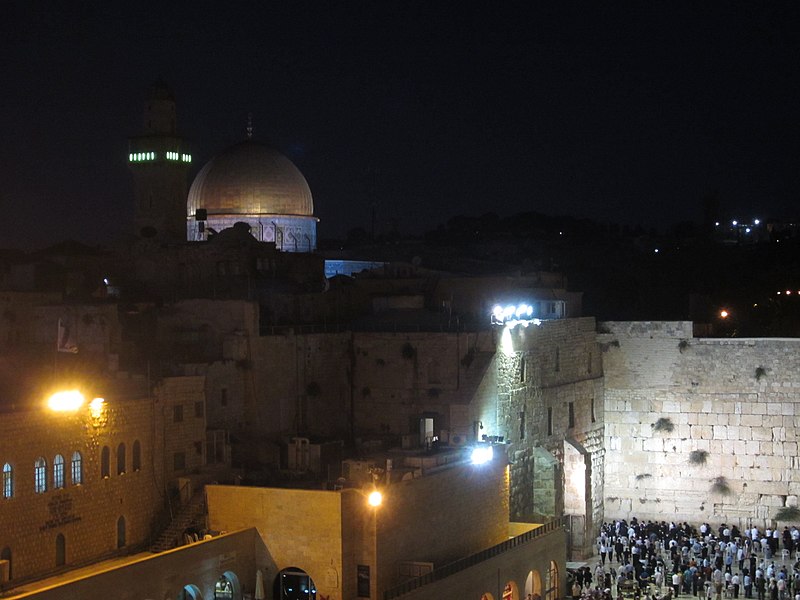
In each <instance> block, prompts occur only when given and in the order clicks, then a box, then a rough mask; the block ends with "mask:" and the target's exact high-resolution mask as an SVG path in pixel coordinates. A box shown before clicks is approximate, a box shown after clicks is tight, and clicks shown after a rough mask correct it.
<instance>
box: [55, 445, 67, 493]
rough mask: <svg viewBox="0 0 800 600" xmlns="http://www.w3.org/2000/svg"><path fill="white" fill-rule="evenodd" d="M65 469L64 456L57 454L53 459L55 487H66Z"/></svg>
mask: <svg viewBox="0 0 800 600" xmlns="http://www.w3.org/2000/svg"><path fill="white" fill-rule="evenodd" d="M64 479H65V470H64V457H63V456H61V455H60V454H56V456H55V458H54V459H53V487H54V488H55V489H57V490H59V489H61V488H63V487H64Z"/></svg>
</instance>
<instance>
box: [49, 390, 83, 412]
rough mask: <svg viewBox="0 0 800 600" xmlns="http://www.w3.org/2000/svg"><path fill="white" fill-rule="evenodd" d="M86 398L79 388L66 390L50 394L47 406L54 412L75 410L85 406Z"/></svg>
mask: <svg viewBox="0 0 800 600" xmlns="http://www.w3.org/2000/svg"><path fill="white" fill-rule="evenodd" d="M85 400H86V399H85V398H84V397H83V394H81V393H80V392H79V391H78V390H65V391H61V392H56V393H55V394H53V395H52V396H50V398H49V399H48V400H47V406H48V408H49V409H50V410H52V411H53V412H75V411H76V410H78V409H79V408H80V407H81V406H83V403H84V402H85Z"/></svg>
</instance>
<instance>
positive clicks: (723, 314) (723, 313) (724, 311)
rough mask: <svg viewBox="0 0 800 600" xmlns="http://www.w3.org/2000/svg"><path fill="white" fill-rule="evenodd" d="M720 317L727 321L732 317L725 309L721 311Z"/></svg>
mask: <svg viewBox="0 0 800 600" xmlns="http://www.w3.org/2000/svg"><path fill="white" fill-rule="evenodd" d="M719 316H720V318H721V319H727V318H728V317H729V316H730V313H729V312H728V311H727V310H725V309H724V308H723V309H722V310H721V311H719Z"/></svg>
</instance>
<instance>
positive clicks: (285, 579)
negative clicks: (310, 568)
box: [273, 567, 317, 600]
mask: <svg viewBox="0 0 800 600" xmlns="http://www.w3.org/2000/svg"><path fill="white" fill-rule="evenodd" d="M273 597H274V598H275V600H316V598H317V586H316V585H315V584H314V580H313V579H311V576H310V575H309V574H308V573H306V572H305V571H303V570H302V569H299V568H297V567H289V568H287V569H283V570H282V571H281V572H279V573H278V574H277V575H276V576H275V583H274V585H273Z"/></svg>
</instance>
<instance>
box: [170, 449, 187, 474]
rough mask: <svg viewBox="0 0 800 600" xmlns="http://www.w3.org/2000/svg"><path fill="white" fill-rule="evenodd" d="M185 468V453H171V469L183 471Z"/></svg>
mask: <svg viewBox="0 0 800 600" xmlns="http://www.w3.org/2000/svg"><path fill="white" fill-rule="evenodd" d="M185 468H186V454H184V453H183V452H176V453H175V454H173V455H172V470H173V471H183V470H184V469H185Z"/></svg>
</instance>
